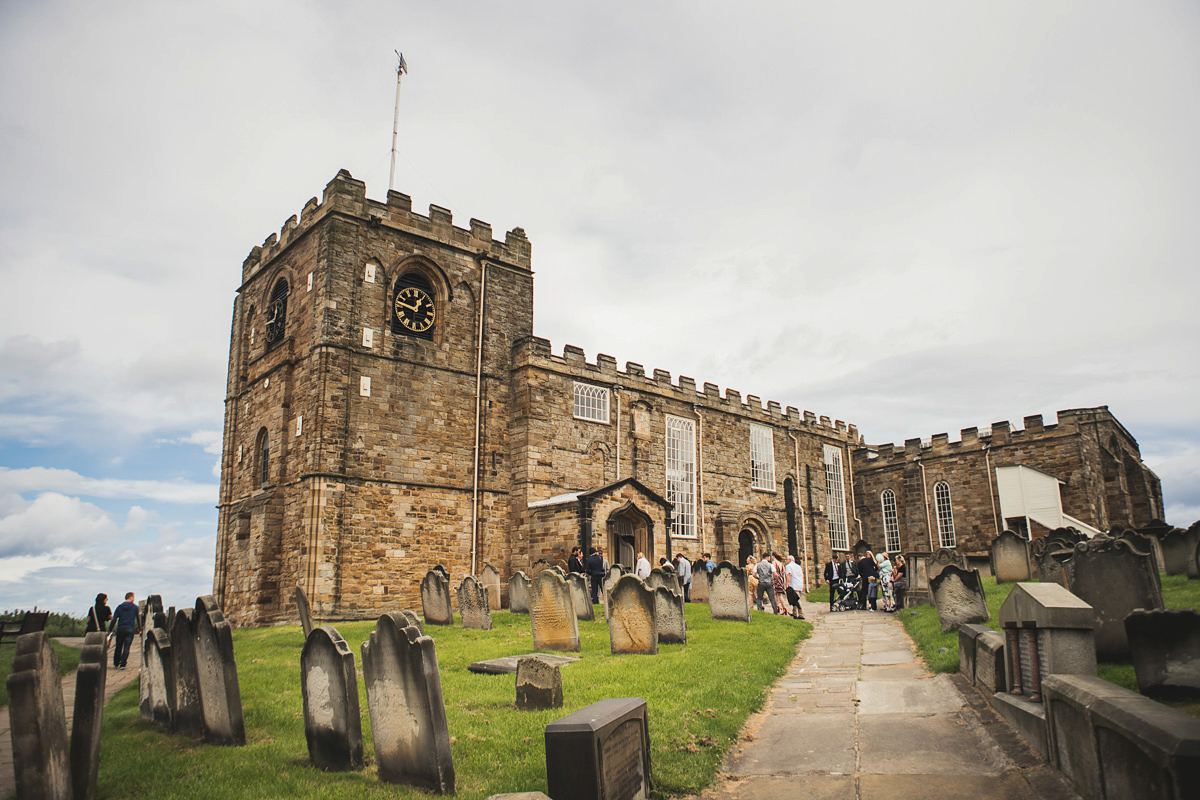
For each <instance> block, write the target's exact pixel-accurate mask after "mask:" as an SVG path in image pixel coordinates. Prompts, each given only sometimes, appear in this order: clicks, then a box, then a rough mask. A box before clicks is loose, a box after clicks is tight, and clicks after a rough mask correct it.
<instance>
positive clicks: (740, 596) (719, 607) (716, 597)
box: [708, 561, 750, 622]
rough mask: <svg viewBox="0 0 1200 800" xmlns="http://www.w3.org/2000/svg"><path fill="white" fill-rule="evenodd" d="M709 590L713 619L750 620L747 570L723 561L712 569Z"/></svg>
mask: <svg viewBox="0 0 1200 800" xmlns="http://www.w3.org/2000/svg"><path fill="white" fill-rule="evenodd" d="M711 578H712V581H711V583H710V584H709V590H708V607H709V609H710V610H711V611H712V618H713V619H732V620H737V621H739V622H749V621H750V592H749V589H748V587H747V586H746V571H745V570H743V569H741V568H740V567H736V566H734V565H733V564H730V563H729V562H728V561H722V562H721V563H720V564H717V568H716V569H714V570H713V571H712V575H711Z"/></svg>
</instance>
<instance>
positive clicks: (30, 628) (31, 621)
mask: <svg viewBox="0 0 1200 800" xmlns="http://www.w3.org/2000/svg"><path fill="white" fill-rule="evenodd" d="M49 616H50V612H49V611H26V612H25V616H23V617H21V618H20V619H19V620H17V619H7V620H0V642H5V641H7V640H9V639H12V640H13V641H16V639H17V637H18V636H21V635H22V634H26V633H35V632H37V631H41V630H45V629H46V620H47V619H48V618H49Z"/></svg>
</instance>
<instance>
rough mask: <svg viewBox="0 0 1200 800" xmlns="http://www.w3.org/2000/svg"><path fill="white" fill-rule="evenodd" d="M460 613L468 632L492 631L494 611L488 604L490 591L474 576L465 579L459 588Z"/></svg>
mask: <svg viewBox="0 0 1200 800" xmlns="http://www.w3.org/2000/svg"><path fill="white" fill-rule="evenodd" d="M458 613H459V614H460V615H461V616H462V625H463V627H464V628H466V629H468V630H477V631H490V630H491V629H492V609H491V605H490V604H489V603H488V590H487V588H486V587H485V586H484V585H483V584H482V583H480V582H479V579H478V578H476V577H475V576H474V575H468V576H467V577H465V578H463V580H462V583H461V584H459V586H458Z"/></svg>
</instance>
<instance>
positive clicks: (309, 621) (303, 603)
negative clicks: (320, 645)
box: [296, 586, 313, 642]
mask: <svg viewBox="0 0 1200 800" xmlns="http://www.w3.org/2000/svg"><path fill="white" fill-rule="evenodd" d="M296 610H297V611H298V612H299V613H300V628H301V629H302V630H303V631H304V641H306V642H307V641H308V635H309V634H310V633H312V632H313V618H312V609H311V608H310V607H309V605H308V595H306V594H305V593H304V590H303V589H301V588H300V587H299V586H297V587H296Z"/></svg>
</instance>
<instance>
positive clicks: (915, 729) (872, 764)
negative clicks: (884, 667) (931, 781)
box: [858, 705, 1004, 797]
mask: <svg viewBox="0 0 1200 800" xmlns="http://www.w3.org/2000/svg"><path fill="white" fill-rule="evenodd" d="M859 708H860V714H859V721H858V723H859V724H858V728H859V731H858V746H859V750H860V752H861V755H862V772H863V773H864V774H875V775H954V776H957V777H958V778H962V777H965V776H969V775H999V774H1000V773H1001V772H1002V771H1003V767H1002V765H1003V763H1004V756H1003V755H1002V754H1001V752H1000V749H999V747H997V745H996V744H995V743H994V742H992V741H990V740H989V739H987V738H985V737H984V735H983V733H982V731H980V730H979V726H978V724H975V725H971V724H970V722H969V721H968V719H967V717H966V716H965V715H964V714H934V715H931V716H926V717H917V716H912V715H906V716H898V715H895V714H873V715H872V714H863V713H861V708H862V706H861V705H860V707H859ZM898 796H903V795H898ZM920 796H921V797H927V796H928V795H927V794H925V793H924V792H922V793H921V794H920ZM957 796H958V797H968V796H970V795H966V794H961V793H960V794H958V795H957ZM976 796H981V797H994V796H995V795H990V794H981V795H976Z"/></svg>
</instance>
